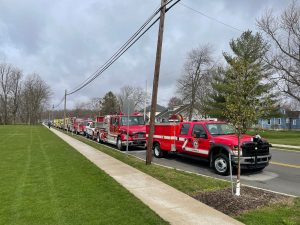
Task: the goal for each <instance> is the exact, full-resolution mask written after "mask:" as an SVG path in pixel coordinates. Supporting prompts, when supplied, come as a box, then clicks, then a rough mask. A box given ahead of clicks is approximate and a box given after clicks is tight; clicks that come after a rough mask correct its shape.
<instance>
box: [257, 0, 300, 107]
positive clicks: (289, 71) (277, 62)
mask: <svg viewBox="0 0 300 225" xmlns="http://www.w3.org/2000/svg"><path fill="white" fill-rule="evenodd" d="M257 25H258V27H259V28H260V29H261V30H262V31H263V32H264V34H265V35H266V36H267V37H268V39H269V40H270V41H271V43H272V44H273V51H270V53H269V54H268V55H266V57H265V60H266V62H267V63H268V64H269V65H270V66H271V67H272V68H273V69H274V72H275V73H274V77H273V78H274V79H275V82H276V83H277V84H278V87H279V88H280V90H282V92H284V93H286V94H288V95H289V96H291V97H292V98H294V99H296V100H297V101H298V102H300V70H299V69H300V8H299V7H298V6H297V5H296V1H293V2H292V3H291V4H290V6H289V7H288V8H287V9H285V10H284V11H283V12H282V13H281V15H280V16H274V15H273V12H272V11H270V10H269V11H267V12H266V13H265V14H264V15H263V16H262V17H261V18H260V19H259V20H258V21H257Z"/></svg>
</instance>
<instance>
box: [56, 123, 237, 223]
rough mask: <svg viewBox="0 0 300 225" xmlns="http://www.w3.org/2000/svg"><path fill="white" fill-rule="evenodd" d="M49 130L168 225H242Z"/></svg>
mask: <svg viewBox="0 0 300 225" xmlns="http://www.w3.org/2000/svg"><path fill="white" fill-rule="evenodd" d="M51 131H52V132H54V133H55V134H56V135H57V136H59V137H60V138H61V139H63V140H64V141H65V142H67V143H68V144H69V145H71V146H72V147H73V148H75V149H76V150H77V151H78V152H80V153H81V154H82V155H84V156H85V157H86V158H87V159H88V160H90V161H91V162H93V163H94V164H95V165H96V166H98V167H99V168H100V169H102V170H103V171H105V172H106V173H107V174H109V175H110V176H111V177H112V178H114V179H115V180H116V181H117V182H118V183H120V184H121V185H122V186H123V187H125V188H126V189H127V190H129V191H130V192H131V193H132V194H133V195H135V196H136V197H137V198H138V199H140V200H141V201H142V202H143V203H144V204H146V205H148V206H149V207H150V208H151V209H152V210H153V211H155V212H156V213H157V214H158V215H159V216H160V217H161V218H163V219H164V220H166V221H168V222H170V223H171V224H212V225H213V224H218V225H220V224H242V223H240V222H238V221H237V220H235V219H233V218H231V217H229V216H227V215H225V214H223V213H221V212H219V211H217V210H215V209H213V208H211V207H209V206H207V205H205V204H203V203H201V202H199V201H197V200H195V199H193V198H192V197H190V196H188V195H186V194H184V193H182V192H180V191H178V190H176V189H174V188H173V187H170V186H169V185H166V184H165V183H163V182H161V181H159V180H157V179H155V178H153V177H151V176H149V175H147V174H145V173H143V172H141V171H139V170H137V169H135V168H133V167H131V166H129V165H127V164H125V163H123V162H121V161H119V160H117V159H115V158H113V157H111V156H108V155H106V154H104V153H102V152H101V151H99V150H97V149H95V148H93V147H91V146H89V145H87V144H84V143H83V142H81V141H78V140H76V139H74V138H72V137H70V136H68V135H66V134H64V133H62V132H60V131H57V130H55V129H51ZM112 151H113V150H112ZM116 204H118V203H116Z"/></svg>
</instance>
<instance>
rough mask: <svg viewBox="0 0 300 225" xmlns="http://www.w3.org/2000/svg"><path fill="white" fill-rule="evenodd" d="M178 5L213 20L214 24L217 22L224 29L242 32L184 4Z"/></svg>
mask: <svg viewBox="0 0 300 225" xmlns="http://www.w3.org/2000/svg"><path fill="white" fill-rule="evenodd" d="M179 4H180V5H181V6H183V7H185V8H187V9H190V10H192V11H193V12H195V13H198V14H200V15H202V16H204V17H206V18H208V19H210V20H213V21H215V22H217V23H220V24H222V25H224V26H226V27H229V28H231V29H234V30H237V31H239V32H243V31H242V30H240V29H239V28H236V27H234V26H232V25H230V24H227V23H224V22H222V21H220V20H218V19H216V18H214V17H211V16H209V15H206V14H205V13H203V12H200V11H199V10H196V9H194V8H192V7H190V6H188V5H186V4H184V3H179Z"/></svg>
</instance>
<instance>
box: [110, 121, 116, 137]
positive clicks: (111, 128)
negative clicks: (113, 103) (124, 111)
mask: <svg viewBox="0 0 300 225" xmlns="http://www.w3.org/2000/svg"><path fill="white" fill-rule="evenodd" d="M115 122H116V117H110V123H109V133H111V134H114V133H115Z"/></svg>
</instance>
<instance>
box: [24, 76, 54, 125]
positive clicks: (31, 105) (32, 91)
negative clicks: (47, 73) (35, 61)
mask: <svg viewBox="0 0 300 225" xmlns="http://www.w3.org/2000/svg"><path fill="white" fill-rule="evenodd" d="M50 93H51V92H50V87H49V86H48V85H47V84H46V83H45V82H44V81H43V80H42V79H41V77H40V76H39V75H38V74H32V75H29V76H28V77H27V79H26V80H25V82H24V86H23V90H22V93H21V94H22V103H23V104H22V112H23V113H22V114H23V119H24V121H26V122H27V123H28V124H36V123H37V122H38V120H39V119H40V118H41V114H42V112H43V111H44V109H45V108H46V106H47V104H48V100H49V97H50Z"/></svg>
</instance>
